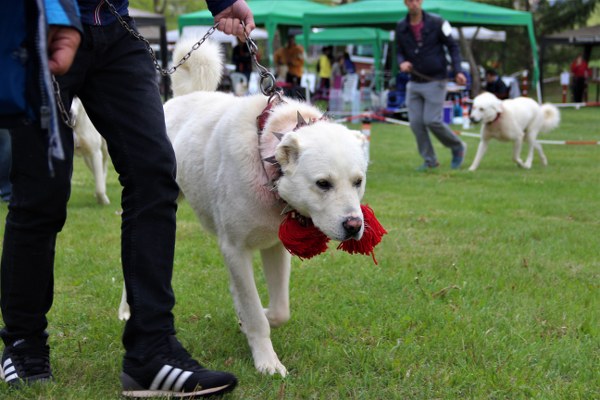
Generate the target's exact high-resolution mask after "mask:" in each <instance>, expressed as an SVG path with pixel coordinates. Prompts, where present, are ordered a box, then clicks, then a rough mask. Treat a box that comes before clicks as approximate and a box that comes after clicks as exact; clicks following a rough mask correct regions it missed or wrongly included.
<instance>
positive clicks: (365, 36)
mask: <svg viewBox="0 0 600 400" xmlns="http://www.w3.org/2000/svg"><path fill="white" fill-rule="evenodd" d="M297 36H298V37H299V39H298V40H299V41H300V40H301V36H302V34H299V35H297ZM308 41H309V43H311V44H330V45H343V44H375V43H377V42H379V41H388V42H390V41H392V37H391V34H390V31H385V30H383V29H377V28H364V27H359V28H330V29H329V28H328V29H324V30H321V31H318V32H311V33H309V35H308Z"/></svg>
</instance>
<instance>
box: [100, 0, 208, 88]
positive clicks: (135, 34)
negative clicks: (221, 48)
mask: <svg viewBox="0 0 600 400" xmlns="http://www.w3.org/2000/svg"><path fill="white" fill-rule="evenodd" d="M104 2H105V3H106V5H107V6H108V8H109V10H110V12H111V13H112V14H113V15H114V16H115V18H116V19H117V21H119V24H121V26H122V27H123V28H125V30H127V31H128V32H129V33H130V34H131V36H133V37H135V38H136V39H137V40H140V41H142V42H144V43H145V44H146V49H147V50H148V52H149V53H150V57H152V61H153V62H154V67H155V68H156V70H157V71H158V72H160V74H161V75H163V76H167V75H172V74H173V73H174V72H175V71H177V68H179V67H181V66H182V65H183V64H184V63H185V62H186V61H187V60H188V59H189V58H190V57H191V56H192V53H193V52H194V51H196V50H198V48H199V47H200V46H202V43H204V42H205V41H206V39H208V37H209V36H210V35H212V34H213V33H214V32H215V31H216V30H217V27H218V26H219V24H218V23H216V24H214V25H213V26H211V27H210V29H209V30H208V31H206V33H205V34H204V36H203V37H202V39H200V40H198V41H197V42H196V43H194V45H193V46H192V48H191V49H190V51H188V52H187V53H186V54H185V55H184V56H183V57H182V58H181V60H179V62H178V63H177V64H175V65H173V66H172V67H171V68H168V69H166V68H163V67H161V65H160V63H159V61H158V59H157V58H156V54H155V53H154V49H153V48H152V46H150V42H149V41H148V40H147V39H146V38H145V37H143V36H142V35H140V34H139V33H138V32H136V31H135V30H133V29H132V28H131V27H130V26H129V24H128V23H127V22H126V21H125V20H124V19H123V17H121V15H120V14H119V12H118V11H117V9H116V8H115V6H113V5H112V3H111V2H110V1H108V0H104Z"/></svg>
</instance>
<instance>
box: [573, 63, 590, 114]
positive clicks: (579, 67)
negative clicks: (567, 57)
mask: <svg viewBox="0 0 600 400" xmlns="http://www.w3.org/2000/svg"><path fill="white" fill-rule="evenodd" d="M571 75H572V76H573V83H572V86H573V102H575V103H581V102H582V101H583V94H584V92H585V84H586V80H587V78H588V77H589V76H590V70H589V67H588V63H587V62H586V61H585V60H584V59H583V56H582V55H581V54H580V55H578V56H577V57H576V58H575V60H573V62H572V63H571Z"/></svg>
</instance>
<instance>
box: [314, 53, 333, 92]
mask: <svg viewBox="0 0 600 400" xmlns="http://www.w3.org/2000/svg"><path fill="white" fill-rule="evenodd" d="M332 62H333V47H332V46H325V47H323V49H322V54H321V56H320V57H319V60H318V61H317V73H318V76H319V89H318V96H317V98H321V99H327V98H328V95H329V88H330V87H331V73H332Z"/></svg>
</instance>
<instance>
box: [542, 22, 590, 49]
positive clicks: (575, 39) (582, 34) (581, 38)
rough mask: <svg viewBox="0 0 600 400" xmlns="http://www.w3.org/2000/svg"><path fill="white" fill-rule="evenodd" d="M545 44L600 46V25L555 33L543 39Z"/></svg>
mask: <svg viewBox="0 0 600 400" xmlns="http://www.w3.org/2000/svg"><path fill="white" fill-rule="evenodd" d="M542 40H543V41H544V42H549V43H557V44H560V43H565V44H581V45H587V44H600V25H595V26H586V27H584V28H580V29H570V30H567V31H563V32H559V33H553V34H552V35H547V36H544V37H543V38H542Z"/></svg>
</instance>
